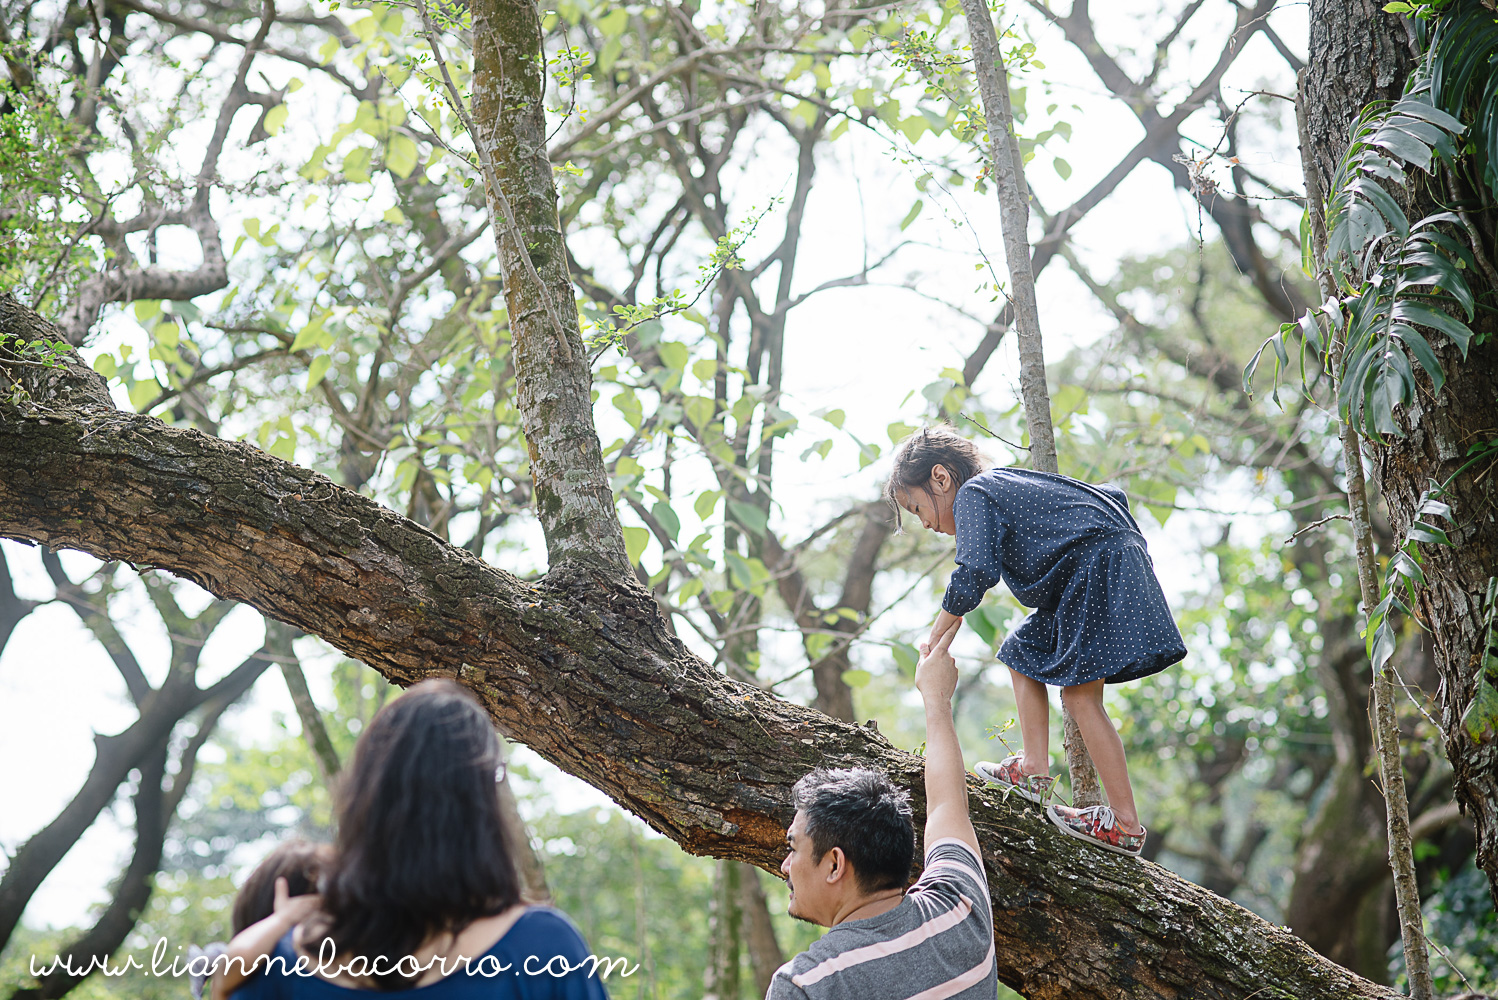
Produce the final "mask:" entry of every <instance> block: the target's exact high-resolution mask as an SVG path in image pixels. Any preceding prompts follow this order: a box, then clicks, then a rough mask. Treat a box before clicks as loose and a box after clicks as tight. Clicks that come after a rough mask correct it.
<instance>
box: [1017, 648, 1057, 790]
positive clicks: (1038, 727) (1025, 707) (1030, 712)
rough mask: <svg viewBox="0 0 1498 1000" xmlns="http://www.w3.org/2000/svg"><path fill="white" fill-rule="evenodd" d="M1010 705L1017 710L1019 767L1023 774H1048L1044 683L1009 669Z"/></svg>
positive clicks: (1047, 714)
mask: <svg viewBox="0 0 1498 1000" xmlns="http://www.w3.org/2000/svg"><path fill="white" fill-rule="evenodd" d="M1009 680H1010V682H1011V683H1012V684H1013V685H1014V706H1015V709H1016V710H1017V711H1018V712H1019V734H1020V738H1021V739H1023V740H1024V741H1025V746H1024V750H1023V753H1022V755H1021V756H1022V757H1023V758H1024V759H1023V761H1022V762H1021V763H1020V769H1021V770H1023V771H1024V772H1025V773H1026V774H1050V773H1051V702H1050V699H1049V698H1048V697H1047V696H1046V692H1045V685H1044V684H1042V683H1040V681H1037V680H1035V679H1034V678H1033V677H1026V676H1025V675H1024V674H1022V673H1020V672H1019V671H1017V670H1014V669H1012V668H1011V669H1010V671H1009Z"/></svg>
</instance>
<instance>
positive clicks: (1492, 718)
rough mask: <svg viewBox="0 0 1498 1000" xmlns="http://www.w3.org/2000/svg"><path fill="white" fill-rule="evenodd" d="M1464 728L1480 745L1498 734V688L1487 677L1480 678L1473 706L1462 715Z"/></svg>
mask: <svg viewBox="0 0 1498 1000" xmlns="http://www.w3.org/2000/svg"><path fill="white" fill-rule="evenodd" d="M1462 728H1463V729H1465V730H1466V731H1467V735H1469V736H1470V737H1472V739H1473V740H1474V741H1476V742H1479V743H1481V742H1483V741H1484V740H1485V738H1487V737H1488V736H1489V735H1490V734H1492V733H1495V732H1498V688H1495V687H1494V686H1493V684H1492V682H1491V681H1489V680H1488V679H1487V678H1486V677H1479V678H1478V681H1477V690H1476V691H1474V692H1473V696H1472V704H1470V705H1468V706H1467V710H1466V711H1465V712H1463V713H1462Z"/></svg>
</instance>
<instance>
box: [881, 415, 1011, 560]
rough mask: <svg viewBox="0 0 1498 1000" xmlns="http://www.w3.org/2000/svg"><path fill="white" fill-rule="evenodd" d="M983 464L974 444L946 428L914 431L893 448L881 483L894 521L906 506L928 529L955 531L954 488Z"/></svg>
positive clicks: (978, 471)
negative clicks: (890, 466)
mask: <svg viewBox="0 0 1498 1000" xmlns="http://www.w3.org/2000/svg"><path fill="white" fill-rule="evenodd" d="M987 464H988V459H987V458H986V457H984V455H983V453H982V452H981V451H979V450H978V447H977V445H975V444H973V443H972V442H971V441H969V440H968V439H967V438H963V437H958V436H957V435H956V434H955V433H953V431H952V430H951V429H950V428H947V427H927V428H925V429H924V430H919V431H916V432H915V433H914V434H912V435H910V437H908V438H906V439H905V440H904V441H903V442H901V444H900V447H899V448H898V449H896V451H895V467H894V468H893V469H892V470H890V474H889V480H888V481H887V482H886V483H885V484H884V499H885V500H886V501H888V502H889V504H890V506H892V507H894V509H895V523H896V524H899V523H900V512H901V511H902V510H908V511H910V513H912V514H914V515H915V516H916V517H918V518H920V519H921V524H923V525H925V526H926V527H927V528H930V529H931V530H932V531H939V532H941V533H942V534H944V535H951V534H955V533H956V525H955V524H954V522H953V520H952V503H953V501H955V500H956V499H957V490H958V488H959V487H961V486H962V484H963V483H965V482H967V481H968V480H969V479H971V478H973V477H974V476H976V475H977V474H978V473H980V472H982V471H983V469H984V467H985V466H987Z"/></svg>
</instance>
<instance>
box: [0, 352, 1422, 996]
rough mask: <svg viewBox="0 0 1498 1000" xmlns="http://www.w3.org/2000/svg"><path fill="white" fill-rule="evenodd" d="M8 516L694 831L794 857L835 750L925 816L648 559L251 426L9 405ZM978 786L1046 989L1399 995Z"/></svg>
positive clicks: (906, 761) (900, 771) (1018, 944)
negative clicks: (676, 619) (493, 545)
mask: <svg viewBox="0 0 1498 1000" xmlns="http://www.w3.org/2000/svg"><path fill="white" fill-rule="evenodd" d="M79 367H80V368H81V366H79ZM28 377H30V376H29V373H23V374H22V375H21V378H22V379H23V380H24V379H27V378H28ZM76 377H77V378H79V379H84V380H86V379H89V378H95V379H96V378H97V377H96V376H93V374H92V373H91V372H88V371H87V369H82V370H81V371H78V372H77V374H76ZM77 395H79V396H81V397H82V398H83V399H85V400H87V399H88V397H89V395H90V394H88V393H79V394H77ZM0 535H4V536H6V537H11V538H19V539H24V540H27V541H35V542H41V543H44V544H47V545H49V546H54V547H56V546H68V547H72V548H78V549H82V550H84V551H87V552H91V553H93V554H94V555H96V556H98V557H100V558H105V559H126V560H129V561H131V562H133V563H136V564H138V565H151V566H159V567H162V568H166V569H170V570H171V571H172V572H174V573H176V574H178V575H180V576H183V577H185V578H187V579H190V580H193V581H194V582H196V583H198V584H199V585H200V586H203V587H204V588H206V589H207V590H209V591H210V592H212V593H214V594H216V595H218V596H220V597H222V598H227V599H233V600H239V601H243V602H245V603H248V604H250V605H251V606H253V607H255V608H257V609H258V610H260V611H261V612H262V613H264V614H268V615H270V616H272V617H276V618H278V619H280V620H282V621H285V622H286V623H287V624H290V625H293V626H295V627H297V628H300V629H302V630H303V631H306V632H309V633H311V634H314V635H319V636H321V637H322V638H323V639H325V640H326V641H328V642H329V643H330V644H332V645H333V646H335V647H336V648H338V649H340V650H341V651H343V652H344V653H346V654H348V655H350V656H352V657H356V658H358V659H360V660H363V661H364V662H366V663H368V664H369V665H371V666H372V667H374V668H375V669H377V670H379V671H380V672H381V673H382V674H384V675H385V676H386V677H388V678H390V679H391V680H392V681H395V682H397V683H400V684H409V683H411V682H413V681H415V680H418V679H421V678H423V677H430V676H450V677H456V678H457V679H458V680H459V681H460V682H462V683H464V684H466V685H467V686H469V687H470V688H472V689H473V690H474V691H475V692H476V693H477V695H478V696H479V698H480V699H481V701H482V702H483V704H484V705H485V707H486V708H487V710H488V711H489V713H490V715H491V716H492V717H493V718H494V720H495V722H496V724H497V725H498V726H499V727H500V729H501V730H502V731H504V732H505V733H506V734H508V735H510V736H511V737H513V738H516V739H519V740H522V741H524V742H525V743H527V744H529V745H530V746H532V747H533V748H534V749H535V750H536V751H537V752H538V753H540V754H541V755H542V756H544V757H546V758H547V759H548V760H550V761H552V762H553V763H555V764H557V765H558V766H559V767H561V768H562V769H564V770H566V771H568V772H569V773H572V774H576V775H578V776H579V777H581V778H583V779H584V780H587V781H589V782H590V783H592V784H593V785H594V786H595V787H598V788H599V789H601V790H602V791H604V792H605V793H606V794H608V795H610V796H611V797H612V798H614V799H615V800H616V801H618V802H620V803H621V804H622V805H624V806H625V807H626V808H628V809H630V810H631V811H633V812H635V813H636V814H637V815H639V816H641V817H642V818H644V819H645V820H646V821H647V822H649V823H650V824H651V825H652V826H654V827H655V828H656V829H657V830H660V831H661V832H663V833H665V834H666V835H667V836H670V837H671V838H672V839H673V840H675V841H676V842H677V843H678V844H680V845H681V846H682V847H683V848H685V849H686V850H688V851H691V852H693V853H697V854H711V855H714V856H717V857H725V858H733V859H736V860H742V861H747V862H749V863H752V864H756V865H758V866H760V867H762V868H764V869H765V870H767V871H774V870H776V869H777V866H778V864H779V861H780V858H781V854H782V852H783V850H784V844H783V837H784V832H785V828H786V824H787V823H788V822H789V820H790V818H791V816H792V814H793V809H792V807H791V802H790V794H789V793H790V787H791V785H792V784H793V783H794V782H795V781H796V780H797V779H798V778H800V777H801V776H802V775H803V774H805V773H806V771H808V770H810V769H811V768H812V767H814V766H817V765H834V766H853V765H857V766H866V767H876V768H879V769H881V770H884V771H885V772H887V773H888V774H890V775H891V777H892V778H893V779H894V780H895V781H897V782H898V783H900V784H901V785H902V786H904V787H906V788H909V789H911V791H912V796H913V800H914V803H915V806H916V813H917V820H918V821H919V820H920V819H921V818H922V816H923V814H924V798H923V793H922V781H921V762H920V759H919V758H917V757H915V756H913V755H911V754H909V753H905V752H903V751H901V750H899V749H897V748H895V747H894V746H892V745H890V744H889V743H888V742H887V741H886V740H885V739H884V738H883V737H882V736H881V735H880V734H878V733H877V732H875V731H872V730H869V729H866V728H862V727H858V726H850V725H847V724H845V723H842V722H838V721H836V720H833V719H829V718H827V717H826V716H825V715H823V714H822V713H820V712H816V711H814V710H811V709H808V708H802V707H800V706H796V705H793V704H789V703H787V702H784V701H781V700H780V699H777V698H775V697H773V696H772V695H769V694H767V693H765V692H763V691H760V690H757V689H755V688H753V687H750V686H748V685H744V684H739V683H736V682H734V681H732V680H728V679H726V678H724V677H722V676H721V675H719V674H718V673H716V672H715V671H713V670H712V668H711V667H710V666H709V665H707V664H706V663H704V662H702V661H701V660H699V659H697V658H696V657H694V656H692V655H691V654H690V653H689V652H688V651H687V650H686V649H685V648H684V647H683V646H682V645H681V644H680V643H679V642H677V641H676V639H675V638H674V637H672V636H671V635H670V634H669V632H668V631H667V630H666V629H665V627H664V624H663V623H662V621H661V619H660V617H659V614H658V611H657V609H656V605H655V603H654V600H653V599H652V597H651V595H650V594H649V593H648V592H646V591H644V590H643V589H642V588H639V587H638V586H636V585H634V584H633V583H632V581H630V580H629V579H627V578H622V577H621V576H619V575H617V574H615V573H613V572H611V571H609V570H608V569H606V568H597V567H589V566H586V565H579V564H578V563H577V562H569V563H564V564H562V565H561V566H558V567H556V568H554V569H553V570H552V571H551V572H550V573H548V574H547V576H546V577H545V578H543V579H542V580H539V581H536V582H525V581H521V580H518V579H516V578H514V577H512V576H510V575H508V574H506V573H503V572H501V571H499V570H496V569H494V568H493V567H490V566H488V565H486V564H485V563H483V562H481V561H480V560H479V559H477V558H476V557H475V556H473V555H472V554H470V553H469V552H467V551H466V550H463V549H460V548H457V547H454V546H452V545H449V544H447V543H445V542H443V541H441V540H440V539H439V538H437V537H436V536H435V535H433V534H431V533H430V532H428V531H426V530H425V529H423V528H421V527H420V526H419V525H416V524H414V523H412V522H410V521H408V520H407V519H405V518H403V517H401V516H399V515H397V514H395V513H393V512H391V511H389V510H387V509H385V508H383V507H381V506H379V505H378V504H376V503H374V502H373V501H371V500H369V499H367V498H364V497H361V496H358V495H357V494H354V493H351V492H349V491H347V490H344V489H342V488H340V487H338V486H337V485H335V484H333V483H332V482H330V481H329V480H327V479H326V478H324V477H322V476H320V475H317V474H316V473H313V472H310V471H308V470H305V469H300V468H298V467H296V466H293V465H290V464H289V463H286V462H283V461H280V460H279V459H275V458H272V457H270V456H268V455H266V454H265V453H263V452H261V451H259V450H257V449H255V448H253V447H251V446H249V445H247V444H243V443H239V442H230V441H222V440H219V439H216V438H213V437H210V436H208V435H205V434H203V433H201V432H199V431H195V430H190V429H182V428H175V427H169V426H167V425H165V424H163V423H161V422H160V421H157V420H155V419H153V418H150V417H143V416H136V415H131V414H124V413H120V412H118V411H115V410H112V409H109V408H107V406H106V405H105V404H103V403H98V402H96V403H93V404H92V405H90V404H88V403H85V405H83V406H79V407H76V408H70V409H63V408H62V407H59V406H55V405H54V406H48V407H46V408H42V407H40V406H37V405H35V404H25V405H23V406H15V405H11V404H9V403H6V404H3V406H0ZM969 795H970V798H971V801H972V803H973V816H974V820H975V823H976V826H977V829H978V831H979V837H980V841H981V843H982V845H983V854H984V860H985V862H986V864H987V867H988V872H989V885H990V888H991V891H992V894H993V900H994V909H995V916H996V919H995V937H996V943H997V945H998V947H997V960H998V965H999V975H1000V978H1001V979H1003V981H1004V982H1006V983H1008V984H1010V985H1012V986H1014V987H1015V988H1016V989H1019V990H1021V991H1022V992H1024V993H1025V994H1026V995H1027V996H1030V997H1036V998H1061V997H1067V998H1089V997H1097V998H1104V997H1109V998H1111V997H1157V996H1178V997H1185V996H1191V997H1203V998H1215V997H1247V996H1251V995H1253V996H1264V995H1266V994H1267V993H1269V992H1272V991H1273V990H1275V989H1279V990H1282V991H1284V992H1286V993H1288V994H1290V995H1294V996H1296V997H1300V998H1305V1000H1313V998H1323V997H1325V998H1331V997H1392V996H1393V995H1394V994H1392V993H1391V992H1390V991H1388V990H1386V989H1383V988H1381V987H1378V986H1375V985H1374V984H1371V983H1368V982H1367V981H1365V980H1362V979H1360V978H1358V977H1357V976H1355V975H1353V974H1352V973H1349V972H1348V971H1347V970H1345V969H1342V968H1340V967H1338V966H1337V965H1335V964H1333V963H1331V962H1329V961H1327V960H1326V959H1324V958H1323V957H1321V956H1319V955H1317V954H1315V953H1314V952H1313V951H1312V950H1311V949H1310V948H1308V947H1307V946H1306V945H1305V944H1304V943H1303V942H1301V941H1299V940H1297V939H1296V938H1295V937H1293V936H1292V935H1290V934H1289V933H1287V932H1285V931H1283V930H1281V929H1279V928H1276V927H1274V926H1273V925H1271V924H1269V923H1267V922H1265V921H1263V920H1261V919H1260V918H1258V917H1256V916H1254V915H1253V914H1251V913H1249V912H1248V911H1246V910H1244V909H1242V908H1241V907H1239V906H1237V905H1235V904H1233V903H1230V902H1227V901H1225V900H1222V899H1220V898H1218V897H1216V896H1213V895H1212V894H1211V893H1209V892H1207V891H1206V890H1204V889H1202V888H1201V887H1199V886H1195V885H1192V884H1191V883H1189V882H1186V881H1184V880H1183V879H1180V878H1179V877H1177V876H1175V875H1173V874H1171V873H1170V872H1168V871H1165V870H1164V869H1162V868H1159V867H1157V866H1155V865H1153V864H1150V863H1148V862H1140V861H1133V860H1129V859H1123V858H1116V857H1114V856H1112V855H1106V854H1103V853H1100V852H1098V851H1095V850H1092V849H1089V848H1087V847H1086V846H1085V845H1081V844H1077V843H1075V842H1074V841H1071V840H1070V839H1069V838H1065V837H1063V836H1062V835H1061V834H1060V833H1058V832H1057V831H1056V830H1055V829H1054V828H1053V827H1052V826H1051V825H1050V824H1049V823H1047V822H1046V821H1045V820H1044V819H1043V817H1041V816H1039V815H1038V814H1037V813H1035V812H1034V811H1032V810H1030V809H1028V808H1027V807H1025V806H1024V805H1023V804H1022V803H1019V802H1005V801H1003V798H1002V796H1000V795H999V794H997V793H995V792H993V791H991V790H989V789H987V788H986V787H981V786H980V784H979V783H977V782H976V781H975V782H974V783H973V785H972V787H970V789H969Z"/></svg>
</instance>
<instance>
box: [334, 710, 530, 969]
mask: <svg viewBox="0 0 1498 1000" xmlns="http://www.w3.org/2000/svg"><path fill="white" fill-rule="evenodd" d="M500 763H501V757H500V750H499V740H498V738H497V737H496V736H495V734H494V725H493V723H492V722H491V721H490V720H489V716H488V715H486V714H485V713H484V710H483V709H482V708H480V707H479V705H478V702H477V701H476V700H475V699H474V697H473V695H471V694H470V693H469V692H468V691H467V690H465V689H464V688H462V687H460V686H459V685H457V684H455V683H453V682H452V681H447V680H429V681H422V682H421V683H420V684H417V685H415V686H413V687H412V688H411V689H410V690H409V691H407V692H406V693H405V694H403V695H401V696H400V697H399V698H397V699H396V700H395V701H393V702H391V703H390V704H388V705H386V706H385V707H384V708H382V709H381V710H380V712H379V714H377V715H376V716H375V717H374V720H373V721H372V722H371V723H370V724H369V728H368V729H366V730H365V731H364V733H363V735H361V736H360V737H359V742H358V744H357V745H356V747H355V748H354V759H353V763H352V764H351V765H350V766H349V768H348V770H347V771H346V772H345V773H344V776H343V779H342V783H341V785H340V789H339V796H338V838H337V844H336V848H337V858H336V860H335V861H334V862H333V864H332V866H331V868H330V870H329V871H328V872H327V873H326V875H325V876H324V880H323V898H322V914H320V919H318V920H316V921H313V922H312V926H310V927H309V928H308V929H309V930H310V931H312V934H311V935H310V938H309V941H310V942H316V943H312V944H310V945H309V949H310V951H311V952H312V953H313V954H316V952H317V943H320V941H319V939H320V938H331V939H332V941H333V943H334V944H335V945H336V946H337V949H338V960H339V961H347V960H349V959H351V958H353V957H354V956H357V955H363V956H365V957H366V958H368V959H369V960H370V961H371V962H373V960H374V959H375V957H376V956H380V955H383V956H385V961H384V962H383V963H381V964H382V966H383V967H384V968H386V969H390V968H392V967H393V966H394V965H395V963H396V962H398V961H399V960H400V959H401V958H402V957H404V956H406V955H409V954H410V953H411V952H413V951H415V950H416V949H417V947H418V946H419V945H420V944H421V943H422V942H423V941H426V940H427V939H429V938H431V937H432V936H434V935H436V934H457V933H458V932H459V931H461V930H462V929H463V928H465V927H467V926H468V925H469V924H471V923H472V922H473V921H475V920H477V919H478V918H480V917H487V916H491V915H493V914H496V913H500V912H502V911H504V910H507V909H509V908H510V907H512V906H514V905H515V904H516V903H518V902H520V876H519V873H518V871H517V869H516V867H515V861H514V856H515V854H514V850H513V849H512V843H511V838H510V834H509V832H508V830H507V828H506V826H505V824H504V822H503V821H502V820H501V818H500V808H499V792H498V788H497V783H496V775H497V772H498V770H499V767H500ZM409 964H410V963H407V966H408V967H409ZM373 981H374V985H375V987H376V988H377V989H381V990H392V989H405V988H407V987H409V986H411V985H412V984H413V980H412V979H409V978H406V977H403V976H400V975H398V974H391V975H388V976H381V977H374V979H373Z"/></svg>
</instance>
